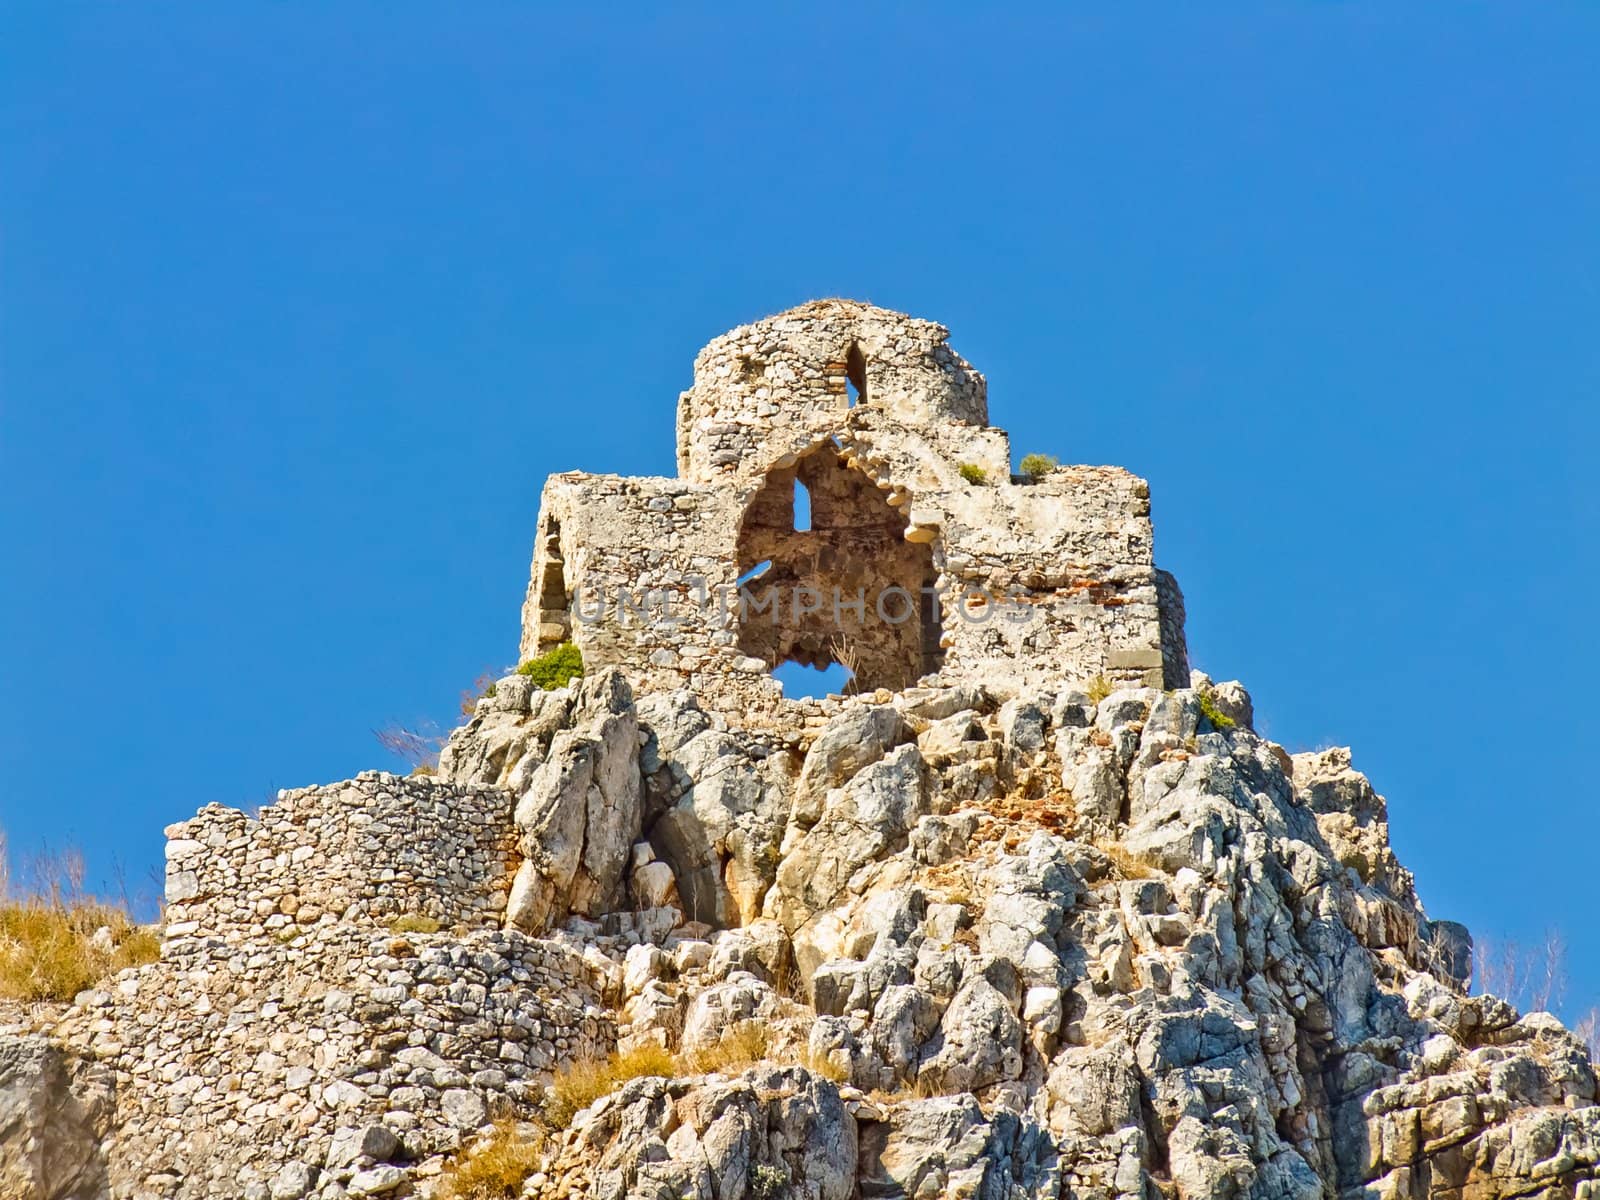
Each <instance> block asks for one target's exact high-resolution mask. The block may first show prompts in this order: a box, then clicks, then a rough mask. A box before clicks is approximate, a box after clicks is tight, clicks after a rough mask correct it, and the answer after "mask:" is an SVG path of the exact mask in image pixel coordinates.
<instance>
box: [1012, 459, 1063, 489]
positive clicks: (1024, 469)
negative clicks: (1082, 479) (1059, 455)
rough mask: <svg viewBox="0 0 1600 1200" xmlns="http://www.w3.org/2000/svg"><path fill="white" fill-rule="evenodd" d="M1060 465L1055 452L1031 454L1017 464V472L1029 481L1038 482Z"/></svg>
mask: <svg viewBox="0 0 1600 1200" xmlns="http://www.w3.org/2000/svg"><path fill="white" fill-rule="evenodd" d="M1060 465H1061V464H1060V463H1058V462H1057V461H1056V457H1055V455H1053V454H1029V455H1026V456H1025V457H1024V458H1023V460H1022V462H1021V463H1019V464H1018V465H1017V473H1018V474H1019V475H1021V476H1022V477H1023V478H1024V479H1026V480H1027V481H1028V482H1029V483H1038V482H1039V480H1041V479H1043V478H1044V477H1045V476H1046V475H1048V474H1050V472H1051V471H1054V470H1055V469H1056V468H1057V467H1058V466H1060Z"/></svg>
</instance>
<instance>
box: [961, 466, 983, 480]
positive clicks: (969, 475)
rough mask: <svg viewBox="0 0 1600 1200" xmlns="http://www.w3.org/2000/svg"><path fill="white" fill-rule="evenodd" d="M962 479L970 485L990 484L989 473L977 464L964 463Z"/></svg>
mask: <svg viewBox="0 0 1600 1200" xmlns="http://www.w3.org/2000/svg"><path fill="white" fill-rule="evenodd" d="M961 478H963V479H965V480H966V481H967V482H968V483H988V482H989V472H987V471H985V470H984V469H983V468H982V467H980V466H979V465H978V464H977V463H962V464H961Z"/></svg>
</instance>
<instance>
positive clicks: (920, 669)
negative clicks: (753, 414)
mask: <svg viewBox="0 0 1600 1200" xmlns="http://www.w3.org/2000/svg"><path fill="white" fill-rule="evenodd" d="M849 460H850V456H849V455H848V454H846V453H844V452H842V451H840V449H839V448H838V447H836V446H835V445H833V444H832V443H831V442H828V441H823V442H821V443H820V444H818V445H817V446H815V447H813V448H812V449H811V450H810V451H809V452H807V453H806V454H804V455H802V456H801V457H800V459H799V460H798V461H797V462H795V463H794V464H793V465H792V466H789V467H777V468H774V469H773V470H771V471H769V472H768V473H767V476H766V479H765V481H764V482H763V484H762V485H761V487H760V488H758V489H757V490H756V492H755V494H754V495H753V496H751V498H750V500H749V502H748V504H747V505H746V507H745V511H744V517H743V520H742V521H741V523H740V528H739V540H738V545H737V548H736V551H735V553H736V566H737V567H738V569H739V572H740V574H739V576H738V578H739V581H740V583H741V585H744V584H747V583H749V582H750V581H753V580H757V579H759V581H760V582H759V585H755V584H751V585H750V586H748V587H747V588H745V589H744V592H743V593H742V595H741V601H740V604H739V607H738V609H737V611H736V612H735V614H734V616H735V620H736V623H737V624H736V628H737V634H736V636H737V639H738V641H737V645H738V648H739V649H740V651H741V652H742V653H744V654H745V655H747V656H749V657H751V658H757V659H760V660H761V661H762V662H764V663H766V664H767V667H768V669H769V670H772V671H773V674H774V677H775V678H777V679H778V680H779V682H780V684H782V686H783V688H784V694H785V695H788V696H791V697H793V696H796V695H824V694H827V693H826V692H824V691H818V690H815V689H817V688H829V689H832V690H833V691H840V690H843V691H847V692H855V691H873V690H876V689H878V688H887V689H889V690H891V691H899V690H901V689H903V688H907V687H910V686H912V685H913V684H915V683H916V682H917V680H919V679H921V678H922V677H923V676H925V675H928V674H932V673H934V672H936V671H938V670H939V669H940V666H941V665H942V662H943V658H944V653H943V650H942V649H941V646H940V642H941V636H940V635H941V633H942V629H941V610H940V608H939V606H938V605H937V604H934V603H932V602H931V597H930V594H929V593H930V590H931V587H932V585H933V583H934V582H935V581H937V579H938V575H939V573H938V570H937V569H936V568H935V565H934V555H935V554H936V553H937V549H936V544H935V543H928V542H908V541H907V540H906V537H905V535H906V530H907V528H908V522H907V514H906V510H905V508H904V507H901V508H896V507H894V506H892V505H891V504H889V502H888V497H887V496H886V495H885V493H884V492H883V491H882V490H881V489H880V488H879V487H878V484H877V482H876V481H875V480H874V479H873V478H872V477H871V476H869V475H868V474H867V473H866V472H865V471H863V470H862V469H861V468H860V467H853V466H851V465H850V461H849ZM802 496H803V497H805V498H806V501H808V503H806V504H804V506H802V502H801V500H800V498H801V497H802ZM802 514H804V515H802ZM807 518H809V519H807ZM796 672H799V674H796ZM818 672H825V673H830V674H828V675H827V677H826V678H820V679H819V678H818V675H817V673H818ZM797 688H803V689H805V690H800V691H797V690H796V689H797Z"/></svg>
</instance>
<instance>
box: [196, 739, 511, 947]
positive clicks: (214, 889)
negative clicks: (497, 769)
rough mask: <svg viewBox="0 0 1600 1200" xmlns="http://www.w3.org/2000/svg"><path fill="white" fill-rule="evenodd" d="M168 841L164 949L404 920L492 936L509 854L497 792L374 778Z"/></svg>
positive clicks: (291, 794)
mask: <svg viewBox="0 0 1600 1200" xmlns="http://www.w3.org/2000/svg"><path fill="white" fill-rule="evenodd" d="M166 832H167V838H168V841H167V879H166V896H167V914H166V915H167V927H166V933H167V938H168V939H169V942H170V941H172V940H174V939H183V938H192V937H209V938H223V939H227V940H233V941H239V940H249V939H253V938H259V937H264V936H269V937H282V936H285V935H288V934H292V933H293V932H295V931H296V930H299V929H304V928H308V927H312V926H318V925H324V926H325V925H332V924H335V923H338V922H344V923H349V922H352V921H356V922H361V923H363V924H372V923H378V924H383V925H386V924H387V923H388V922H390V921H392V920H393V919H394V918H396V917H399V916H403V915H414V916H421V917H430V918H433V919H434V920H436V921H438V922H439V923H440V924H441V925H443V926H446V927H451V926H456V925H465V926H468V927H471V928H478V927H484V926H491V927H492V926H496V925H498V924H499V923H500V920H501V917H502V915H503V913H504V911H505V904H506V892H507V890H508V888H509V876H508V873H507V872H508V869H509V860H510V857H511V855H512V853H513V852H514V849H515V840H514V829H513V826H512V822H511V797H510V795H509V794H508V793H506V792H504V791H502V790H501V789H499V788H490V787H462V786H457V785H454V784H447V783H440V782H438V781H436V780H432V779H429V778H426V777H410V778H401V777H399V776H396V775H389V774H385V773H383V772H378V771H368V772H364V773H362V774H361V775H358V776H356V778H354V779H351V780H347V781H346V782H344V783H336V784H329V785H327V786H323V787H311V788H301V789H298V790H295V791H286V792H282V793H280V794H279V799H278V802H277V803H276V804H272V805H269V806H267V807H266V808H264V809H262V810H261V815H260V817H259V818H256V819H252V818H251V817H248V816H246V815H245V814H244V813H242V812H240V811H239V810H237V809H232V808H224V807H223V806H222V805H220V804H212V805H208V806H207V807H205V808H203V809H201V810H200V812H199V813H198V814H197V815H196V816H195V817H193V818H192V819H190V820H188V821H181V822H179V823H178V824H176V825H171V826H169V827H168V828H167V831H166Z"/></svg>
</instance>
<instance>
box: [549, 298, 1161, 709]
mask: <svg viewBox="0 0 1600 1200" xmlns="http://www.w3.org/2000/svg"><path fill="white" fill-rule="evenodd" d="M677 441H678V474H677V477H676V478H673V479H662V478H630V477H623V476H617V475H595V474H588V473H585V472H569V473H566V474H559V475H553V476H551V478H550V480H549V482H548V483H547V484H546V485H545V488H544V495H543V498H542V501H541V504H540V510H539V519H538V534H537V540H536V542H535V549H534V558H533V574H532V579H531V580H530V582H529V585H528V597H527V601H526V603H525V605H524V607H523V619H522V643H521V655H522V657H523V658H524V659H528V658H532V657H534V656H536V655H538V654H540V653H543V652H545V651H547V650H550V649H551V648H553V647H554V646H556V645H558V644H560V643H562V642H565V641H568V640H570V641H573V642H575V643H576V644H577V645H578V647H579V648H580V649H581V650H582V652H583V656H584V661H585V662H586V663H589V664H591V665H592V666H606V665H615V666H620V667H622V668H624V670H625V671H626V672H627V673H628V675H629V677H630V678H632V679H634V680H635V681H637V682H639V683H641V684H642V685H643V687H644V688H645V689H647V690H657V689H671V688H675V687H689V688H691V689H693V690H694V691H695V693H696V694H697V695H698V696H699V697H700V698H701V700H702V703H704V704H706V705H707V706H708V707H711V708H716V709H718V710H721V711H726V712H733V713H744V714H759V713H771V714H773V715H775V716H777V717H779V719H781V718H782V714H783V703H782V700H781V692H780V689H779V686H778V684H777V682H776V681H775V680H774V679H773V678H772V677H771V671H772V669H773V668H775V667H777V666H779V665H781V664H783V663H786V662H796V663H800V664H802V665H805V666H811V667H823V666H828V665H831V664H834V663H839V664H842V665H844V666H846V667H847V668H849V669H850V670H851V673H852V675H853V681H852V686H853V687H854V688H855V689H856V690H859V691H863V692H871V691H875V690H878V689H885V690H887V691H891V692H893V691H899V690H901V689H903V688H906V687H909V686H911V685H913V684H916V683H918V682H919V681H926V682H928V683H930V684H933V685H950V684H956V683H962V682H980V681H981V682H987V683H989V684H991V685H1000V686H1027V685H1029V684H1033V683H1038V682H1042V681H1044V680H1047V679H1062V678H1074V679H1082V680H1088V679H1093V678H1094V677H1096V676H1103V677H1104V678H1105V679H1106V680H1108V681H1109V682H1111V683H1113V684H1143V685H1149V686H1155V687H1177V686H1181V685H1183V684H1184V683H1186V682H1187V681H1188V661H1187V654H1186V652H1185V647H1184V634H1183V598H1182V595H1181V593H1180V592H1179V590H1178V586H1177V583H1176V581H1175V580H1174V579H1173V578H1172V576H1171V575H1169V574H1167V573H1166V572H1165V571H1162V570H1159V569H1158V568H1157V567H1156V565H1155V558H1154V551H1153V536H1152V530H1151V525H1150V489H1149V486H1148V485H1147V484H1146V483H1145V482H1144V480H1142V479H1139V478H1137V477H1135V476H1133V475H1131V474H1129V473H1128V472H1127V471H1124V470H1122V469H1121V468H1118V467H1063V468H1059V469H1056V470H1052V471H1050V472H1049V473H1048V474H1046V475H1044V476H1043V477H1041V478H1037V479H1029V478H1024V477H1021V476H1017V475H1014V474H1012V471H1011V446H1010V439H1009V438H1008V437H1007V435H1006V433H1005V431H1004V430H1002V429H997V428H995V427H994V426H992V425H990V424H989V404H988V395H987V386H986V384H985V382H984V378H983V376H982V375H981V374H979V373H978V372H977V371H976V370H975V369H974V368H973V367H972V366H971V365H970V364H969V363H968V362H967V361H966V360H965V359H963V358H962V357H961V356H960V355H959V354H957V353H956V352H955V351H954V350H952V349H951V348H950V345H949V332H948V331H947V330H946V329H945V328H944V327H943V326H941V325H937V324H934V323H933V322H932V321H924V320H919V319H917V318H915V317H909V316H906V315H904V314H902V313H897V312H891V311H889V310H887V309H882V308H876V307H874V306H872V305H868V304H860V303H856V302H854V301H847V300H822V301H816V302H813V303H810V304H804V305H801V306H800V307H798V308H793V309H790V310H789V311H787V312H783V313H779V314H778V315H777V316H774V317H768V318H766V319H765V320H761V321H757V322H755V323H753V324H750V325H743V326H740V327H739V328H737V329H735V330H732V331H731V332H729V333H726V334H724V335H723V336H721V337H719V338H716V339H715V340H713V341H712V342H711V343H710V344H709V345H707V346H706V347H705V348H704V349H703V350H701V351H700V353H699V355H698V356H697V357H696V358H695V364H694V385H693V386H692V387H691V388H689V390H688V391H686V392H684V393H683V394H682V395H681V396H680V397H679V398H678V420H677ZM797 497H803V499H800V501H799V503H798V504H797ZM807 501H809V504H807V503H806V502H807ZM807 508H809V521H807V520H806V509H807Z"/></svg>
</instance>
